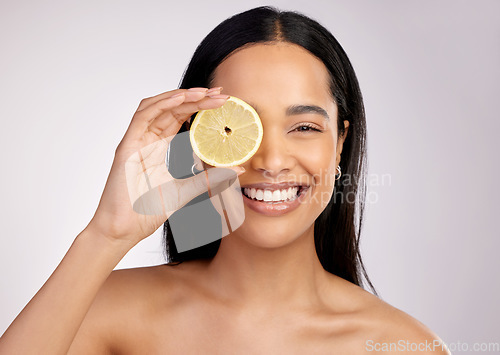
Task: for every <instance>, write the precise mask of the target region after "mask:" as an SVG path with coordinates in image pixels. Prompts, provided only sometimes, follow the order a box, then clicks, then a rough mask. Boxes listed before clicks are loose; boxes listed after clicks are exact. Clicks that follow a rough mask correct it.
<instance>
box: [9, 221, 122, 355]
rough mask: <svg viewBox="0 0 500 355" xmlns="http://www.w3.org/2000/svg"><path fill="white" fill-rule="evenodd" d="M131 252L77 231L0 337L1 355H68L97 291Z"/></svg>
mask: <svg viewBox="0 0 500 355" xmlns="http://www.w3.org/2000/svg"><path fill="white" fill-rule="evenodd" d="M131 247H132V245H128V244H126V243H123V244H118V242H112V241H111V240H109V239H107V238H103V237H100V236H98V235H96V234H94V233H92V232H91V231H88V230H84V231H83V232H81V233H80V234H79V235H78V237H77V238H76V239H75V241H74V242H73V244H72V246H71V247H70V249H69V250H68V252H67V253H66V255H65V257H64V258H63V260H62V261H61V263H60V264H59V266H58V267H57V268H56V270H55V271H54V272H53V274H52V275H51V276H50V278H49V279H48V280H47V282H46V283H45V284H44V285H43V287H42V288H41V289H40V290H39V291H38V292H37V294H36V295H35V296H34V297H33V299H32V300H31V301H30V302H29V303H28V304H27V305H26V307H25V308H24V309H23V311H22V312H21V313H20V314H19V315H18V316H17V318H16V319H15V320H14V322H13V323H12V324H11V325H10V327H9V328H8V329H7V331H6V332H5V333H4V334H3V335H2V337H1V338H0V354H66V352H67V351H68V349H69V347H70V345H71V343H72V341H73V339H74V337H75V335H76V333H77V332H78V329H79V327H80V325H81V323H82V321H83V319H84V318H85V315H86V313H87V311H88V310H89V308H90V306H91V304H92V302H93V300H94V298H95V296H96V294H97V292H98V290H99V289H100V287H101V286H102V285H103V283H104V281H105V280H106V279H107V277H108V276H109V274H110V273H111V272H112V271H113V268H114V267H115V266H116V265H117V264H118V262H119V261H120V260H121V259H122V258H123V256H124V255H125V254H126V253H127V252H128V251H129V250H130V249H131Z"/></svg>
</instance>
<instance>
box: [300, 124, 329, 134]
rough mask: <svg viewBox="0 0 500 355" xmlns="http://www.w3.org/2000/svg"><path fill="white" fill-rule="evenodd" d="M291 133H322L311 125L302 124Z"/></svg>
mask: <svg viewBox="0 0 500 355" xmlns="http://www.w3.org/2000/svg"><path fill="white" fill-rule="evenodd" d="M292 131H297V132H306V133H307V132H323V131H322V130H321V129H319V128H317V127H315V126H313V125H311V124H306V123H303V124H301V125H300V126H298V127H296V128H294V129H293V130H292Z"/></svg>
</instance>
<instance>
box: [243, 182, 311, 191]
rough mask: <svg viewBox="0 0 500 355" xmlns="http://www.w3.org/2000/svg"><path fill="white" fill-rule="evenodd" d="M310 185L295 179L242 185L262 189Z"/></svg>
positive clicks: (281, 188)
mask: <svg viewBox="0 0 500 355" xmlns="http://www.w3.org/2000/svg"><path fill="white" fill-rule="evenodd" d="M306 186H308V185H306V184H302V183H300V182H293V181H285V182H280V183H275V184H272V183H268V182H261V183H257V184H247V185H245V186H241V188H242V189H244V188H248V189H251V188H254V189H261V190H283V189H288V188H289V187H306Z"/></svg>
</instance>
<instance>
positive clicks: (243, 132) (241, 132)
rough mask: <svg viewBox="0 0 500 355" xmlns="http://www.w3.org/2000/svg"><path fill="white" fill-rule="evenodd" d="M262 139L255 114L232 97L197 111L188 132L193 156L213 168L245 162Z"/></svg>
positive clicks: (258, 119)
mask: <svg viewBox="0 0 500 355" xmlns="http://www.w3.org/2000/svg"><path fill="white" fill-rule="evenodd" d="M262 136H263V129H262V122H261V121H260V117H259V115H258V114H257V112H256V111H255V110H254V109H253V107H252V106H250V105H249V104H247V103H246V102H244V101H243V100H241V99H238V98H237V97H234V96H230V97H229V99H228V100H227V101H226V103H225V104H224V105H223V106H221V107H219V108H216V109H212V110H201V111H199V112H198V113H197V114H196V117H195V118H194V120H193V123H192V125H191V128H190V132H189V138H190V141H191V146H192V147H193V151H194V152H195V154H196V155H197V156H198V157H199V158H200V159H201V160H202V161H204V162H205V163H207V164H209V165H212V166H217V167H224V166H235V165H240V164H243V163H244V162H246V161H247V160H248V159H250V158H251V157H252V156H253V155H254V154H255V153H256V152H257V149H259V146H260V143H261V142H262Z"/></svg>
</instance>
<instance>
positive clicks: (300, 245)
mask: <svg viewBox="0 0 500 355" xmlns="http://www.w3.org/2000/svg"><path fill="white" fill-rule="evenodd" d="M236 232H237V231H236ZM236 232H234V233H232V234H230V235H228V236H226V237H224V238H222V240H221V244H220V247H219V251H218V252H217V254H216V256H215V257H214V258H213V259H212V260H211V262H210V263H209V266H208V268H207V272H208V275H207V278H206V280H207V281H208V282H210V284H211V288H213V290H214V292H215V293H216V294H217V295H218V296H219V297H221V298H223V299H226V300H228V302H235V303H236V304H240V303H241V304H244V305H245V307H249V306H251V305H254V306H256V307H257V308H258V309H265V308H269V307H272V308H275V307H298V308H303V307H310V306H311V304H314V303H316V302H318V303H319V302H320V292H321V289H322V288H323V287H324V285H325V284H326V282H325V281H326V278H327V274H328V273H327V272H326V271H325V270H324V269H323V267H322V265H321V263H320V261H319V259H318V256H317V254H316V249H315V246H314V225H313V226H311V228H309V229H308V230H306V231H305V233H304V234H303V235H301V236H300V237H299V238H297V239H296V240H295V241H293V242H292V243H289V244H287V245H285V246H281V247H276V248H262V247H258V246H255V245H253V244H250V243H249V242H248V241H246V240H245V239H244V238H242V237H241V236H238V235H237V234H236Z"/></svg>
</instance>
